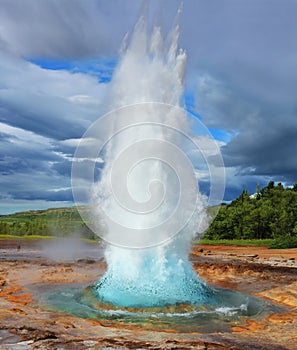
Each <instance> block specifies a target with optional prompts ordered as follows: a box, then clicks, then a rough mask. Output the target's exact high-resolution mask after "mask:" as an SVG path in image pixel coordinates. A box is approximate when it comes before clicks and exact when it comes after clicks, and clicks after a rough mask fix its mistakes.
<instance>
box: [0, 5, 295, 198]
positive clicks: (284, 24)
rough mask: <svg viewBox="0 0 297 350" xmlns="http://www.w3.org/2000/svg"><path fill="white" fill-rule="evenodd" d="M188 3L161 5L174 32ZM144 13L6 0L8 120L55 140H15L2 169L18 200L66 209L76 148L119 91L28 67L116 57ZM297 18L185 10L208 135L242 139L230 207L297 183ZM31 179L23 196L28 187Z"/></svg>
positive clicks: (0, 187) (0, 155)
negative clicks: (47, 201) (214, 131)
mask: <svg viewBox="0 0 297 350" xmlns="http://www.w3.org/2000/svg"><path fill="white" fill-rule="evenodd" d="M179 2H180V1H178V0H163V1H161V2H160V1H157V0H152V1H151V5H152V11H151V12H152V13H153V12H154V11H155V10H156V9H157V12H158V13H157V17H158V18H157V19H156V22H160V23H161V24H162V25H164V26H165V28H166V29H165V31H166V30H167V29H168V28H169V26H170V22H171V21H172V19H173V18H174V13H175V11H176V9H177V7H178V4H179ZM141 3H142V1H140V0H139V1H136V0H126V1H121V0H113V1H105V0H86V1H80V0H40V1H35V0H26V1H21V0H0V121H2V122H3V123H5V124H8V125H11V126H14V127H17V128H21V129H25V130H29V131H32V133H33V134H34V135H36V134H38V135H43V136H44V137H46V138H47V141H46V142H47V144H46V146H44V147H42V146H41V144H42V141H40V142H39V141H38V142H37V141H36V142H35V141H34V140H33V141H32V145H31V146H32V149H30V147H29V145H28V144H27V145H26V147H23V149H22V147H21V146H19V144H18V143H16V144H13V142H12V138H13V137H14V136H13V135H9V137H7V136H6V134H5V133H3V135H2V136H3V138H2V139H1V140H2V141H1V145H0V146H1V149H0V170H1V171H3V172H2V174H4V173H5V170H6V174H9V175H6V176H3V178H4V177H5V180H4V179H3V180H2V179H1V180H2V181H1V183H0V192H1V193H2V194H5V196H8V197H9V196H11V194H8V193H7V189H9V188H14V196H15V198H17V193H18V191H19V192H20V193H23V194H22V195H21V196H23V198H25V197H26V198H27V199H29V197H30V196H29V192H32V194H34V193H35V195H36V196H37V197H36V198H46V197H47V196H48V197H47V198H54V197H53V196H55V195H57V196H58V195H59V194H57V193H58V192H59V191H62V192H61V197H60V198H62V196H63V191H66V190H63V189H62V190H61V188H67V187H69V182H70V179H69V174H70V160H69V159H66V158H67V157H66V156H68V157H71V155H72V154H73V151H74V150H75V146H76V144H75V143H73V144H71V142H70V143H69V142H68V143H67V141H69V139H76V138H79V137H80V136H81V134H82V133H83V131H84V130H85V129H86V128H87V127H88V126H89V125H90V123H91V122H92V121H94V120H96V119H97V118H98V116H99V115H101V114H102V110H104V94H105V89H106V87H105V86H104V87H103V85H107V84H98V77H96V76H92V73H90V72H89V73H88V72H87V71H86V72H84V71H81V73H76V74H74V72H67V71H63V70H60V71H52V70H47V69H41V68H40V67H38V66H36V65H34V64H31V63H29V62H27V61H26V60H31V61H32V62H38V60H36V59H38V58H41V59H43V58H44V59H66V60H69V59H74V60H79V59H81V58H86V57H87V58H90V59H93V58H98V56H99V57H102V56H104V57H108V58H115V57H117V55H118V49H119V46H120V43H121V41H122V38H123V36H124V35H125V33H126V32H128V31H131V29H132V27H133V25H134V23H135V21H136V19H137V16H138V14H139V11H140V8H141ZM296 13H297V2H296V1H295V0H282V1H280V0H261V1H259V0H249V1H246V0H212V1H205V0H187V1H185V4H184V12H183V15H182V17H181V43H180V46H181V47H182V48H185V49H186V51H187V54H188V68H187V83H188V90H191V91H196V104H197V111H198V112H199V113H200V114H201V115H202V117H203V121H204V122H205V124H206V125H207V126H208V127H212V128H219V129H222V130H225V131H227V132H228V133H230V134H231V135H233V138H232V139H231V141H229V143H227V144H226V145H225V146H224V147H223V148H222V150H223V155H224V160H225V163H226V166H227V167H228V169H227V174H229V175H228V176H230V178H231V180H228V182H227V191H226V193H227V197H228V198H229V197H230V196H233V195H235V193H238V191H239V192H240V191H241V189H242V187H244V184H246V185H247V186H249V188H250V189H252V188H254V187H255V186H254V185H255V184H254V182H259V183H261V184H262V183H263V184H264V182H265V181H266V180H268V179H269V177H270V176H273V177H275V179H276V181H278V180H281V181H284V182H297V175H296V174H297V169H296V161H295V159H296V157H295V155H296V154H297V143H296V139H297V137H296V132H295V130H297V124H296V120H297V96H296V91H297V40H296V37H297V26H296V18H295V17H296ZM151 22H153V21H151ZM24 58H25V59H26V60H25V59H24ZM34 59H35V60H34ZM84 73H86V74H84ZM99 73H100V72H99ZM100 74H101V73H100ZM103 78H104V77H103ZM109 78H110V74H109V75H108V79H109ZM108 79H107V80H108ZM99 80H100V79H99ZM0 132H2V130H1V129H0ZM33 134H32V135H33ZM0 137H1V135H0ZM63 140H64V141H66V142H64V141H63ZM63 142H64V143H63ZM48 143H50V145H49V144H48ZM9 147H11V148H10V149H9ZM35 151H36V152H35ZM21 169H23V187H22V186H19V185H16V183H17V181H18V176H19V174H20V171H21ZM25 172H27V176H25V175H24V174H25ZM53 174H54V175H53ZM24 188H26V191H27V192H26V193H27V194H26V193H25V192H24ZM44 188H46V190H44ZM2 191H3V192H2ZM236 191H237V192H236ZM66 192H67V191H66ZM50 196H52V197H50ZM30 198H31V197H30ZM32 198H33V197H32ZM56 198H58V197H56ZM69 198H70V197H69V196H68V199H69Z"/></svg>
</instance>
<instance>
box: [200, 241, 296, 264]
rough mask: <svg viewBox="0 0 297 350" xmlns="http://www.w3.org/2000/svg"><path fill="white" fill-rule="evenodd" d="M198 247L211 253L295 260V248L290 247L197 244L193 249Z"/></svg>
mask: <svg viewBox="0 0 297 350" xmlns="http://www.w3.org/2000/svg"><path fill="white" fill-rule="evenodd" d="M199 249H203V250H204V251H210V252H213V253H227V254H228V253H229V254H235V255H245V254H246V255H258V256H259V257H261V258H266V259H268V258H285V259H295V260H296V261H297V248H291V249H268V248H267V247H250V246H243V247H237V246H225V245H198V246H195V247H194V249H193V251H194V252H197V251H198V250H199Z"/></svg>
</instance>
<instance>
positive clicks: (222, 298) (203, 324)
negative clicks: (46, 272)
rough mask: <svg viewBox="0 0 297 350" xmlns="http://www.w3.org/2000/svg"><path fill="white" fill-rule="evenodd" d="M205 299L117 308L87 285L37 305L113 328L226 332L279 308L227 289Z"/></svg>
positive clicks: (50, 296)
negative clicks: (143, 306) (100, 297)
mask: <svg viewBox="0 0 297 350" xmlns="http://www.w3.org/2000/svg"><path fill="white" fill-rule="evenodd" d="M211 291H212V295H211V296H210V297H209V298H208V300H207V302H204V303H197V304H187V303H180V304H175V305H165V306H163V307H161V306H159V307H150V308H142V307H138V308H132V307H119V306H114V305H112V304H110V303H104V302H102V301H100V300H98V298H97V296H96V289H95V286H94V285H91V286H89V287H87V288H83V287H82V288H60V289H55V290H53V291H50V292H46V293H43V294H42V295H41V299H40V306H41V307H42V308H43V309H46V310H50V311H60V312H64V313H66V314H70V315H74V316H78V317H81V318H85V319H93V320H105V321H108V322H109V323H110V324H111V325H114V326H115V327H116V326H118V325H119V324H122V325H125V326H126V327H127V326H129V325H131V326H138V327H141V328H145V329H149V330H154V331H166V330H174V331H177V332H202V333H210V332H226V331H231V328H232V327H233V326H234V325H236V324H239V323H242V322H244V319H246V318H249V319H251V318H252V319H255V320H260V319H262V318H264V317H265V316H266V315H267V314H270V313H274V312H282V311H283V310H282V308H281V307H280V306H278V305H275V304H272V303H270V302H267V301H263V300H261V299H258V298H255V297H252V296H249V295H246V294H243V293H240V292H237V291H232V290H227V289H222V288H218V287H215V288H211Z"/></svg>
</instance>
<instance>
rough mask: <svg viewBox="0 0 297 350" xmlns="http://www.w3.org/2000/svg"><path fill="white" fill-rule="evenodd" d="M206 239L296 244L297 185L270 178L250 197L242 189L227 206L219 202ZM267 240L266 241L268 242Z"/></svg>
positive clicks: (289, 246) (274, 245) (279, 246)
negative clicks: (288, 185)
mask: <svg viewBox="0 0 297 350" xmlns="http://www.w3.org/2000/svg"><path fill="white" fill-rule="evenodd" d="M204 238H205V239H208V240H210V241H217V240H231V241H234V240H260V241H261V240H267V239H269V240H271V242H270V243H269V247H270V248H292V247H297V184H295V185H294V187H293V188H284V187H283V185H282V184H281V183H279V184H278V185H276V186H275V184H274V182H273V181H271V182H269V184H268V185H267V186H266V187H264V188H263V189H260V187H259V186H257V189H256V194H255V195H254V196H252V197H251V196H250V194H249V192H248V191H246V190H243V191H242V193H241V195H240V196H239V197H238V198H237V199H235V200H234V201H232V202H231V203H230V204H228V205H222V206H221V207H220V209H219V212H218V214H217V216H216V217H215V219H214V221H213V222H212V224H211V225H210V227H209V229H208V230H207V232H206V234H205V236H204ZM267 242H268V241H267Z"/></svg>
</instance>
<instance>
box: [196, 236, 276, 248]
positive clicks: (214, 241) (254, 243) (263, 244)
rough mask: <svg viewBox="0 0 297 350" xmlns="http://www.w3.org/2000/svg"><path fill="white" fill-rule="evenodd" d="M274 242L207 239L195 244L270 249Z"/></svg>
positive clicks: (264, 240) (267, 240)
mask: <svg viewBox="0 0 297 350" xmlns="http://www.w3.org/2000/svg"><path fill="white" fill-rule="evenodd" d="M273 242H274V240H273V239H212V240H211V239H206V238H203V239H201V240H197V241H195V242H194V244H198V243H199V244H205V245H218V244H220V245H229V246H230V245H234V246H239V247H244V246H250V247H270V246H271V244H272V243H273Z"/></svg>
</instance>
